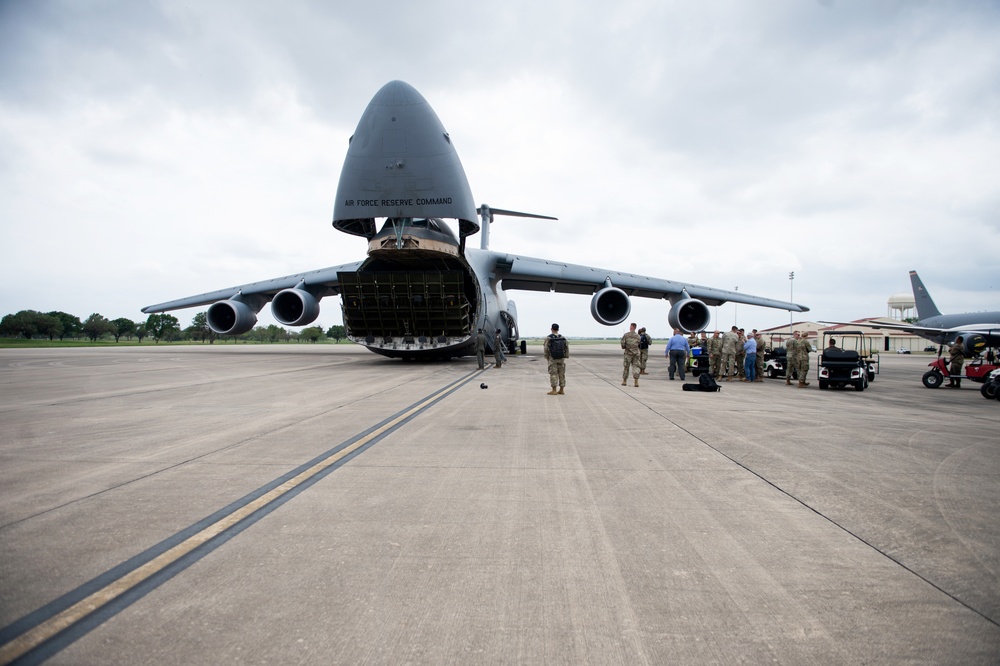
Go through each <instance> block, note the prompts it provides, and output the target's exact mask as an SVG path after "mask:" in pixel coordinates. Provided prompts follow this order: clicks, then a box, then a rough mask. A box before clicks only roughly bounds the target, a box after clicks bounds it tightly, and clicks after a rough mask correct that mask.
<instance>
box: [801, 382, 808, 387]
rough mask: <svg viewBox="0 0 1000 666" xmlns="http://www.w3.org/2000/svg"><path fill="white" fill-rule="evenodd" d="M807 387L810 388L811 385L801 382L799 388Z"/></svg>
mask: <svg viewBox="0 0 1000 666" xmlns="http://www.w3.org/2000/svg"><path fill="white" fill-rule="evenodd" d="M807 386H809V384H806V383H805V382H799V388H805V387H807Z"/></svg>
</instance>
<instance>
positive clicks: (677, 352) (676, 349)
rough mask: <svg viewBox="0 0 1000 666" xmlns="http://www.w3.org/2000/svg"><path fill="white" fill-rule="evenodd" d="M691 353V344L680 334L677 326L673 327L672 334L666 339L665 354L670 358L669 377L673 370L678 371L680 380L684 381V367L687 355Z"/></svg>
mask: <svg viewBox="0 0 1000 666" xmlns="http://www.w3.org/2000/svg"><path fill="white" fill-rule="evenodd" d="M690 355H691V345H689V344H688V341H687V338H685V337H684V336H683V335H681V331H680V329H679V328H675V329H674V334H673V336H672V337H671V338H670V340H668V341H667V351H666V356H667V358H669V359H670V371H669V372H670V379H671V380H673V378H674V370H675V369H676V370H677V371H679V372H680V375H681V381H684V368H685V366H686V365H687V360H688V356H690Z"/></svg>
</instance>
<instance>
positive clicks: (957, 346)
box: [948, 338, 965, 388]
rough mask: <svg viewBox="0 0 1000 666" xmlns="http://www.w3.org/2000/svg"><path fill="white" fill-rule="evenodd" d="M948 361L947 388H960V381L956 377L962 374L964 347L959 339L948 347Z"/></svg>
mask: <svg viewBox="0 0 1000 666" xmlns="http://www.w3.org/2000/svg"><path fill="white" fill-rule="evenodd" d="M948 360H949V361H951V367H949V368H948V372H949V373H950V374H951V377H949V378H948V387H949V388H962V380H961V379H958V376H959V375H961V374H962V366H963V365H965V345H964V344H963V343H962V340H961V338H959V339H957V340H955V342H953V343H952V344H951V345H949V346H948Z"/></svg>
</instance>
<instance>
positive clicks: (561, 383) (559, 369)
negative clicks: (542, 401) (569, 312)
mask: <svg viewBox="0 0 1000 666" xmlns="http://www.w3.org/2000/svg"><path fill="white" fill-rule="evenodd" d="M555 339H559V340H562V341H563V347H564V348H565V355H564V356H563V357H562V358H552V353H551V351H550V347H551V344H552V341H553V340H555ZM543 354H544V356H545V360H547V361H548V362H549V384H550V385H551V386H552V390H551V391H549V393H548V394H549V395H566V393H565V391H564V390H563V389H564V388H565V386H566V359H567V358H569V340H566V339H565V338H563V336H561V335H560V334H559V324H552V333H550V334H549V335H547V336H546V337H545V342H544V344H543ZM557 386H558V387H559V390H558V391H557V390H556V387H557Z"/></svg>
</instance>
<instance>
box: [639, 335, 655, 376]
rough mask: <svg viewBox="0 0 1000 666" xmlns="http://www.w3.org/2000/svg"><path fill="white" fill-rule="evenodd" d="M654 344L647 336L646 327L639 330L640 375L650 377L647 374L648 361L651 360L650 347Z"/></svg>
mask: <svg viewBox="0 0 1000 666" xmlns="http://www.w3.org/2000/svg"><path fill="white" fill-rule="evenodd" d="M652 343H653V340H652V339H651V338H650V337H649V336H648V335H646V327H645V326H643V327H642V328H640V329H639V374H640V375H648V374H649V373H648V372H646V361H648V360H649V345H651V344H652Z"/></svg>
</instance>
